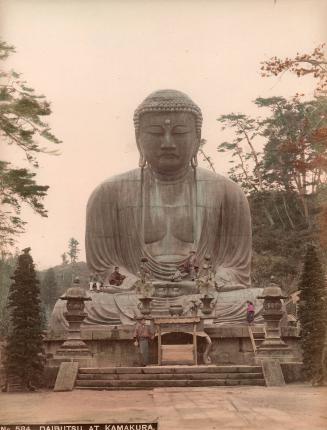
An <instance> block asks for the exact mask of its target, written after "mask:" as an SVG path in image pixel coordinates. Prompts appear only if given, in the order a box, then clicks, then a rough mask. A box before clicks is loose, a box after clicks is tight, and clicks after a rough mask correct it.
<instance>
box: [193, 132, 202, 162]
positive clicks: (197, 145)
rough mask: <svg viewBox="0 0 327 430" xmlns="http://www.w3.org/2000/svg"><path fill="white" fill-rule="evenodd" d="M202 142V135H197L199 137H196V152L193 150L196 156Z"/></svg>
mask: <svg viewBox="0 0 327 430" xmlns="http://www.w3.org/2000/svg"><path fill="white" fill-rule="evenodd" d="M200 144H201V137H200V136H197V137H196V142H195V146H194V152H193V156H194V157H196V156H197V153H198V152H199V149H200Z"/></svg>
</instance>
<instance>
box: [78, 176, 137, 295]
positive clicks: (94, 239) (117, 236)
mask: <svg viewBox="0 0 327 430" xmlns="http://www.w3.org/2000/svg"><path fill="white" fill-rule="evenodd" d="M119 186H120V184H119V183H115V182H109V181H108V182H105V183H103V184H102V185H100V186H99V187H98V188H96V190H95V191H94V192H93V193H92V195H91V197H90V199H89V201H88V205H87V211H86V234H85V249H86V261H87V264H88V267H89V269H90V271H92V272H95V273H100V274H102V275H105V274H108V273H112V271H113V268H114V266H119V267H120V272H121V274H122V275H124V276H126V278H125V279H124V282H123V284H122V286H121V289H123V290H126V289H128V288H131V287H132V285H133V284H134V282H135V280H136V279H137V278H136V276H135V275H133V274H132V273H130V272H129V271H128V270H127V269H126V267H125V260H124V258H125V254H126V243H125V242H126V240H125V237H124V234H125V235H126V231H125V230H126V226H124V228H125V230H124V231H121V230H122V227H121V222H119V216H121V215H120V214H119V211H118V203H119V199H120V198H121V197H120V196H121V193H120V191H121V190H120V188H119Z"/></svg>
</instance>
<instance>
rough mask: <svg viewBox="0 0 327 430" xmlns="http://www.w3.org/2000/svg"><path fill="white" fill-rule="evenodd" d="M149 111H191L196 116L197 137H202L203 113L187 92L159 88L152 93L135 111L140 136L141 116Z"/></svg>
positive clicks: (135, 125) (135, 121)
mask: <svg viewBox="0 0 327 430" xmlns="http://www.w3.org/2000/svg"><path fill="white" fill-rule="evenodd" d="M149 112H190V113H192V114H193V115H194V117H195V127H196V134H197V137H198V138H199V139H200V138H201V127H202V113H201V109H200V108H199V106H197V105H196V104H195V103H194V102H193V101H192V100H191V99H190V98H189V97H188V96H187V95H186V94H184V93H182V92H181V91H176V90H159V91H155V92H154V93H151V94H150V95H149V96H148V97H147V98H146V99H145V100H144V101H143V102H142V103H141V104H140V105H139V106H138V108H137V109H136V110H135V112H134V127H135V134H136V136H138V134H139V128H140V118H141V116H142V115H143V114H145V113H149Z"/></svg>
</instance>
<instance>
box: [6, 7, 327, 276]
mask: <svg viewBox="0 0 327 430" xmlns="http://www.w3.org/2000/svg"><path fill="white" fill-rule="evenodd" d="M0 16H1V19H0V26H1V27H0V28H1V33H0V34H1V37H2V38H3V39H4V40H5V41H7V42H8V43H10V44H12V45H14V46H15V47H16V50H17V53H16V54H14V55H12V56H11V57H10V58H9V59H8V60H7V61H6V63H5V67H6V68H13V69H15V70H16V71H17V72H21V73H23V75H24V78H25V79H26V81H27V82H28V84H29V86H31V87H33V88H34V89H35V90H36V91H37V93H39V94H44V95H45V96H46V98H47V99H48V100H49V101H50V102H51V106H52V110H53V114H52V115H51V117H50V118H49V122H50V124H51V126H52V130H53V132H54V133H55V134H56V136H57V137H58V138H60V139H61V140H63V143H62V144H61V145H60V152H61V155H60V156H57V157H54V156H49V155H42V156H39V161H40V164H41V168H40V169H39V170H38V181H39V183H40V184H47V185H50V190H49V193H48V197H47V198H46V200H45V204H46V207H47V209H48V211H49V217H48V218H41V217H39V216H37V215H34V214H33V213H32V212H31V211H29V210H27V211H24V212H23V216H24V217H25V219H26V220H27V221H28V226H27V233H26V234H24V235H23V236H21V237H20V239H19V242H18V248H19V249H22V248H24V247H26V246H31V248H32V255H33V258H34V260H35V262H36V264H37V266H38V268H39V269H44V268H47V267H50V266H54V265H57V264H60V262H61V258H60V255H61V254H62V253H63V252H64V251H66V250H67V243H68V240H69V238H70V237H75V238H76V239H78V240H79V241H80V243H81V248H82V253H81V256H80V259H81V260H85V254H84V230H85V208H86V203H87V200H88V197H89V195H90V193H91V192H92V190H93V189H94V188H95V187H96V186H97V185H98V184H99V183H100V182H102V181H103V180H104V179H106V178H107V177H109V176H111V175H114V174H116V173H120V172H124V171H126V170H129V169H133V168H135V167H137V164H138V152H137V149H136V145H135V138H134V129H133V121H132V118H133V112H134V110H135V108H136V107H137V106H138V104H139V103H140V102H141V101H142V100H143V99H144V98H145V97H146V96H147V95H148V94H149V93H150V92H152V91H154V90H157V89H163V88H173V89H178V90H181V91H183V92H186V93H187V94H188V95H189V96H190V97H191V98H192V99H193V100H194V101H195V102H196V103H197V104H198V105H199V106H200V107H201V109H202V112H203V116H204V124H203V130H202V134H203V137H204V138H205V139H207V141H208V144H207V146H206V152H207V153H208V154H209V155H210V156H211V157H212V159H213V161H214V163H215V168H216V170H217V171H219V172H220V173H223V174H226V172H227V170H228V167H229V163H228V158H227V156H225V155H222V154H219V153H218V152H217V151H216V148H217V146H218V145H219V143H221V142H222V141H224V140H226V138H227V137H228V134H226V133H224V132H222V131H221V130H220V125H219V123H217V121H216V119H217V117H218V116H219V115H221V114H227V113H230V112H242V113H246V114H257V111H256V109H255V108H254V106H253V104H252V100H254V99H255V98H256V97H258V96H262V97H270V96H273V95H283V96H286V97H287V96H291V95H293V94H295V93H296V92H297V91H301V92H305V93H306V94H307V95H308V97H311V96H312V95H313V89H314V83H313V81H312V79H311V78H301V79H297V78H296V77H293V76H291V75H287V74H285V75H284V76H283V77H282V78H281V79H278V78H270V79H264V78H262V77H260V71H259V69H260V61H262V60H265V59H268V58H270V57H271V56H273V55H277V56H280V57H284V56H294V55H295V54H296V53H297V52H311V51H312V50H313V49H314V48H315V47H316V46H317V45H318V44H320V43H322V42H324V41H327V25H326V23H327V1H326V0H277V1H276V2H274V0H216V1H214V0H211V1H210V0H194V1H192V0H185V1H182V0H180V1H179V0H166V1H165V0H151V1H146V0H130V1H128V0H120V1H119V0H116V1H114V0H107V1H97V0H84V1H83V0H75V1H73V0H57V1H56V0H48V1H46V0H34V1H33V0H21V1H19V0H8V1H2V0H0ZM1 156H2V157H1V158H6V159H9V160H11V161H13V162H14V163H16V165H17V166H22V165H24V154H23V153H22V152H19V151H15V150H14V149H13V148H12V147H10V148H9V147H5V146H4V145H2V147H1Z"/></svg>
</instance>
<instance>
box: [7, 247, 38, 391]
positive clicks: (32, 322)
mask: <svg viewBox="0 0 327 430" xmlns="http://www.w3.org/2000/svg"><path fill="white" fill-rule="evenodd" d="M29 250H30V248H27V249H25V250H24V252H23V254H21V255H20V256H19V257H18V262H17V267H16V270H15V273H14V276H13V277H12V279H13V281H14V282H13V283H12V285H11V287H10V291H9V299H8V306H9V311H10V318H11V325H12V327H11V331H10V333H9V334H8V336H7V343H6V349H5V370H6V377H7V382H9V384H10V381H11V380H17V381H18V382H19V384H20V385H21V387H22V388H23V389H29V390H33V389H34V387H35V386H38V385H39V384H40V379H41V375H42V372H43V366H44V363H43V347H42V312H41V307H40V297H39V295H40V290H39V285H38V284H39V281H38V280H37V278H36V273H35V270H34V263H33V259H32V257H31V255H30V254H29ZM9 388H10V387H9Z"/></svg>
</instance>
